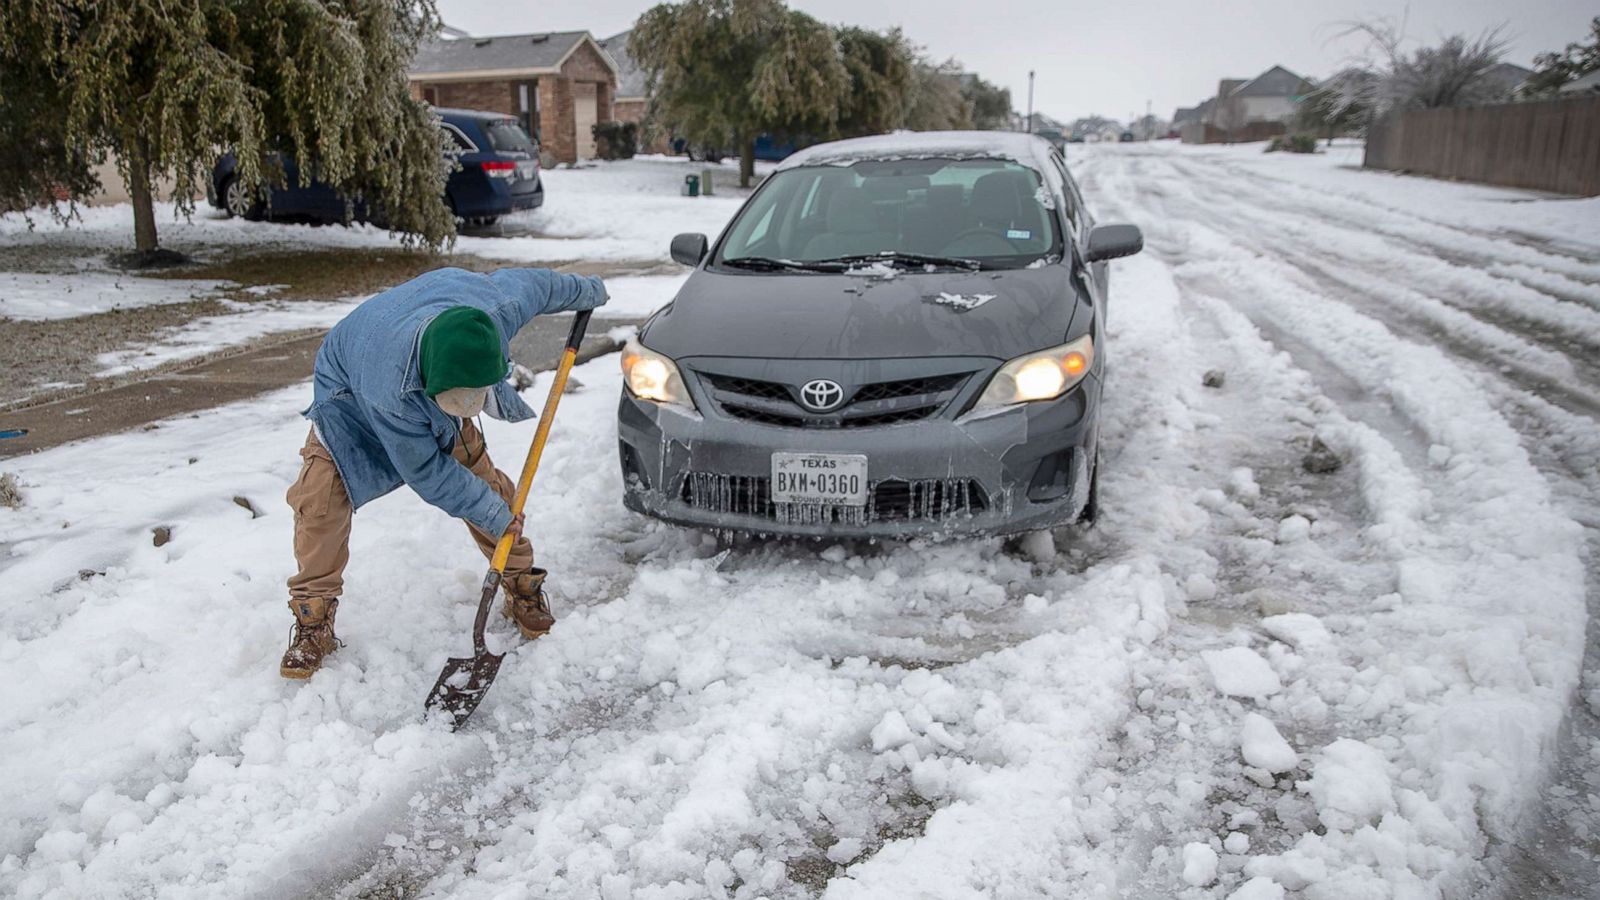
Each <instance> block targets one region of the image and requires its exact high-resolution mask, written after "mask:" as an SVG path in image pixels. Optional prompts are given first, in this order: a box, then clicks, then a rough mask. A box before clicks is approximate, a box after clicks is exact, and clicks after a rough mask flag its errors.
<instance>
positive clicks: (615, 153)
mask: <svg viewBox="0 0 1600 900" xmlns="http://www.w3.org/2000/svg"><path fill="white" fill-rule="evenodd" d="M594 152H595V155H596V156H598V157H600V158H601V159H632V158H633V155H634V154H635V153H638V152H639V126H638V125H637V124H635V123H633V122H601V123H599V124H598V125H595V126H594Z"/></svg>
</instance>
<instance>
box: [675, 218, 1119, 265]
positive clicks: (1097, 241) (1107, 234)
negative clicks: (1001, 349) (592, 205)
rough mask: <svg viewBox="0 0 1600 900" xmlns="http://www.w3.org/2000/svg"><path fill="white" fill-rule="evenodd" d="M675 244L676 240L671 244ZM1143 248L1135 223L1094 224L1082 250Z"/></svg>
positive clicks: (1090, 256)
mask: <svg viewBox="0 0 1600 900" xmlns="http://www.w3.org/2000/svg"><path fill="white" fill-rule="evenodd" d="M673 246H674V247H676V246H677V244H676V242H674V244H673ZM1143 249H1144V234H1143V233H1142V232H1140V231H1139V226H1137V225H1096V226H1095V227H1094V228H1093V229H1091V230H1090V231H1089V246H1088V247H1087V248H1086V249H1085V250H1084V251H1083V255H1084V258H1085V259H1087V260H1088V261H1089V262H1092V263H1093V262H1102V261H1104V260H1108V259H1118V258H1120V257H1124V256H1132V255H1134V254H1135V253H1138V252H1139V251H1140V250H1143Z"/></svg>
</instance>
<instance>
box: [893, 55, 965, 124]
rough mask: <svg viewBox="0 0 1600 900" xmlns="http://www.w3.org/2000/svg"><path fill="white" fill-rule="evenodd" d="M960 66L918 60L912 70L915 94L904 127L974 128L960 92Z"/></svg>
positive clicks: (909, 104)
mask: <svg viewBox="0 0 1600 900" xmlns="http://www.w3.org/2000/svg"><path fill="white" fill-rule="evenodd" d="M961 74H962V73H961V64H960V63H958V62H956V61H955V60H953V59H951V60H946V61H945V62H942V63H934V62H931V61H929V60H927V59H922V58H919V59H918V60H917V62H916V65H915V66H914V67H913V79H912V91H911V97H910V102H909V103H908V104H907V109H906V122H905V127H906V128H908V129H910V130H912V131H945V130H949V129H961V128H971V127H972V109H971V107H970V105H969V104H968V102H967V99H966V97H964V96H962V93H961Z"/></svg>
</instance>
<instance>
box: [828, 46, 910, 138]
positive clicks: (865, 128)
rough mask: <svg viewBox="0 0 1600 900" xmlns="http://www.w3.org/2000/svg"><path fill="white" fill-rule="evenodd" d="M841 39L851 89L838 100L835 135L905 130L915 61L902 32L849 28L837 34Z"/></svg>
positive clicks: (841, 55) (842, 59)
mask: <svg viewBox="0 0 1600 900" xmlns="http://www.w3.org/2000/svg"><path fill="white" fill-rule="evenodd" d="M838 39H839V56H840V59H841V61H842V62H843V63H844V69H845V72H846V73H848V74H849V76H850V86H849V87H848V88H847V89H846V91H845V94H844V96H843V97H842V98H840V103H841V106H840V109H839V121H838V123H837V125H836V126H835V133H836V134H838V135H840V136H842V137H855V136H858V135H864V134H883V133H884V132H888V131H893V130H895V129H897V128H903V127H905V122H906V112H907V109H906V98H907V97H909V96H910V94H911V91H912V90H913V83H914V79H915V78H916V73H915V71H914V69H913V66H914V65H915V64H916V57H915V55H914V53H913V51H912V48H911V45H910V44H909V43H907V42H906V39H905V36H904V35H903V34H901V33H900V29H898V28H893V29H890V30H889V31H888V32H886V33H879V32H876V31H869V30H867V29H865V28H855V27H850V26H846V27H844V28H840V29H839V30H838Z"/></svg>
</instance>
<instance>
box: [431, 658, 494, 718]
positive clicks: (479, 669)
mask: <svg viewBox="0 0 1600 900" xmlns="http://www.w3.org/2000/svg"><path fill="white" fill-rule="evenodd" d="M505 658H506V655H505V654H504V653H500V654H494V653H489V652H487V651H486V652H484V653H480V654H478V655H477V656H474V657H472V658H470V659H457V658H455V657H451V658H450V659H447V660H445V663H444V671H442V672H440V673H439V680H438V681H436V682H434V685H433V690H432V691H429V692H428V700H427V703H426V704H425V706H426V708H427V710H428V713H429V714H430V715H431V714H433V713H436V712H439V711H441V710H443V711H444V712H446V713H448V714H449V715H450V730H451V731H455V730H457V729H459V728H460V727H461V726H462V725H465V724H466V723H467V719H469V718H471V717H472V713H473V711H474V710H476V709H477V708H478V704H480V703H482V702H483V698H484V697H485V696H486V695H487V694H488V693H489V685H491V684H494V677H495V675H497V674H499V673H500V661H501V660H503V659H505Z"/></svg>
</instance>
